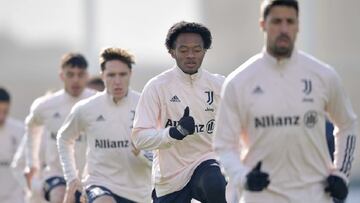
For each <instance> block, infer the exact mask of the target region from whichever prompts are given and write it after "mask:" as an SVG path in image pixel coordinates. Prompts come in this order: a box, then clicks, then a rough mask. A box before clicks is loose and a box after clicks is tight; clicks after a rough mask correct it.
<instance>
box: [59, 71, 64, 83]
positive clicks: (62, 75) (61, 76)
mask: <svg viewBox="0 0 360 203" xmlns="http://www.w3.org/2000/svg"><path fill="white" fill-rule="evenodd" d="M59 78H60V79H61V81H64V80H65V75H64V71H63V70H61V71H60V72H59Z"/></svg>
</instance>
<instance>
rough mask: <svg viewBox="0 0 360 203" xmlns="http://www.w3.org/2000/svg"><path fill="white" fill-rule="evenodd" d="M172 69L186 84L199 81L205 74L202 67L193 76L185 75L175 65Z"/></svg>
mask: <svg viewBox="0 0 360 203" xmlns="http://www.w3.org/2000/svg"><path fill="white" fill-rule="evenodd" d="M172 69H173V70H174V71H175V73H176V75H177V76H178V77H179V78H180V79H181V81H185V83H186V84H192V83H194V82H195V81H197V80H199V79H200V78H201V75H202V73H203V71H202V68H201V67H200V68H199V69H198V71H197V72H196V73H194V74H192V75H190V74H187V73H184V72H183V71H182V70H181V69H180V68H179V67H178V66H177V65H174V67H173V68H172Z"/></svg>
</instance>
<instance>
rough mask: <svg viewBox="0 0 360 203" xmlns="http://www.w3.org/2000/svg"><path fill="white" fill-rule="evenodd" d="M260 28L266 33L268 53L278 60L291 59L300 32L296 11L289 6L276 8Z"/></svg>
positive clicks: (262, 22) (261, 23)
mask: <svg viewBox="0 0 360 203" xmlns="http://www.w3.org/2000/svg"><path fill="white" fill-rule="evenodd" d="M260 26H261V27H262V29H263V31H264V32H265V38H266V49H267V51H268V53H270V54H271V55H273V56H274V57H276V58H278V59H279V58H287V57H290V56H291V53H292V50H293V48H294V43H295V40H296V35H297V33H298V31H299V21H298V17H297V13H296V10H295V9H294V8H292V7H288V6H274V7H273V8H272V9H271V10H270V12H269V15H268V16H267V17H266V19H265V20H264V21H261V22H260Z"/></svg>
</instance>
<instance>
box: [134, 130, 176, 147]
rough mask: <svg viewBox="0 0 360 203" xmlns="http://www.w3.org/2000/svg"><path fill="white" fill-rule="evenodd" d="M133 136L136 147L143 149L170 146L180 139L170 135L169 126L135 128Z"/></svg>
mask: <svg viewBox="0 0 360 203" xmlns="http://www.w3.org/2000/svg"><path fill="white" fill-rule="evenodd" d="M131 138H132V141H133V143H134V145H135V147H136V148H138V149H142V150H155V149H162V148H169V147H170V146H171V145H173V144H174V143H176V142H177V141H178V140H176V139H174V138H171V137H170V135H169V128H165V129H161V130H156V129H140V128H135V129H134V130H133V132H132V136H131Z"/></svg>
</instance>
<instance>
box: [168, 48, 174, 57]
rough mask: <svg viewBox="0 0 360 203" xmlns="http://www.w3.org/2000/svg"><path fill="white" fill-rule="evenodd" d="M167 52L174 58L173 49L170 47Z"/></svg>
mask: <svg viewBox="0 0 360 203" xmlns="http://www.w3.org/2000/svg"><path fill="white" fill-rule="evenodd" d="M169 54H170V55H171V57H173V58H175V49H170V50H169Z"/></svg>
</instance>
